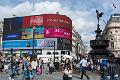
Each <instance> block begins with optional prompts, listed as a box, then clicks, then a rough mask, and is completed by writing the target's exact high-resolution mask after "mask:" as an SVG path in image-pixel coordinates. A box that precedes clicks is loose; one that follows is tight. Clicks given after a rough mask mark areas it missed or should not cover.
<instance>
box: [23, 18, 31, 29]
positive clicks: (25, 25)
mask: <svg viewBox="0 0 120 80" xmlns="http://www.w3.org/2000/svg"><path fill="white" fill-rule="evenodd" d="M30 18H31V17H30V16H25V17H23V26H22V28H28V27H30Z"/></svg>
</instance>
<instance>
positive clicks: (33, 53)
mask: <svg viewBox="0 0 120 80" xmlns="http://www.w3.org/2000/svg"><path fill="white" fill-rule="evenodd" d="M35 29H36V27H35V26H34V27H33V46H32V47H33V49H32V55H33V58H35V52H34V48H35V46H34V43H35V41H34V39H35Z"/></svg>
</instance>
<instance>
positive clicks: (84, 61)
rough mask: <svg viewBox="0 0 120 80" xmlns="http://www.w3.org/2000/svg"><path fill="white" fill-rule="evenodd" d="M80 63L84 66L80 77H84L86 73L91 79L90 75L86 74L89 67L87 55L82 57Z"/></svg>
mask: <svg viewBox="0 0 120 80" xmlns="http://www.w3.org/2000/svg"><path fill="white" fill-rule="evenodd" d="M80 64H81V66H82V74H81V78H80V79H83V75H85V76H86V77H87V79H90V78H89V77H88V75H87V74H86V69H87V60H86V58H85V57H83V58H82V60H81V61H80Z"/></svg>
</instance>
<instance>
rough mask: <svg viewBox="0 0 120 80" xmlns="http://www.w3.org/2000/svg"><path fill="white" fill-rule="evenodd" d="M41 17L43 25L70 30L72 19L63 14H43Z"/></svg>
mask: <svg viewBox="0 0 120 80" xmlns="http://www.w3.org/2000/svg"><path fill="white" fill-rule="evenodd" d="M43 18H44V21H43V26H46V27H49V26H51V27H59V28H66V29H70V30H72V20H71V19H70V18H69V17H67V16H65V15H59V14H44V15H43Z"/></svg>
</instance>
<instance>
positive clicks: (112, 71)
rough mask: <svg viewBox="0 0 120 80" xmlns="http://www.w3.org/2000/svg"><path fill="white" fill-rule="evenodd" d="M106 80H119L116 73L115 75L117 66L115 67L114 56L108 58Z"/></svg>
mask: <svg viewBox="0 0 120 80" xmlns="http://www.w3.org/2000/svg"><path fill="white" fill-rule="evenodd" d="M108 78H109V79H110V80H119V79H118V73H117V65H116V63H115V60H114V55H111V56H110V58H109V65H108Z"/></svg>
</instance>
